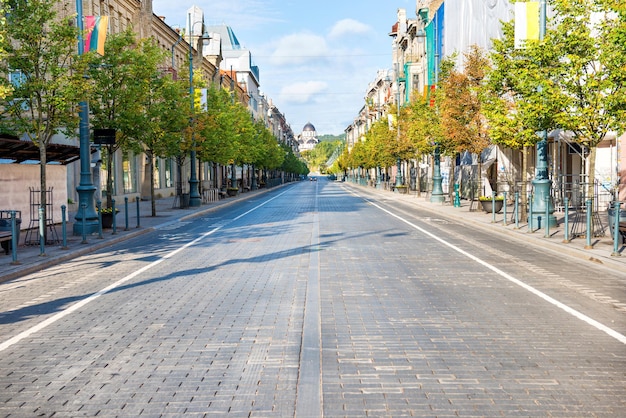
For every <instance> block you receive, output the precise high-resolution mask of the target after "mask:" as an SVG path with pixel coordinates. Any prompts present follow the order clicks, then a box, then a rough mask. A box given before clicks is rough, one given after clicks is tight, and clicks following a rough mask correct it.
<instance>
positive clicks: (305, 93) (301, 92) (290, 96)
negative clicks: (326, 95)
mask: <svg viewBox="0 0 626 418" xmlns="http://www.w3.org/2000/svg"><path fill="white" fill-rule="evenodd" d="M327 88H328V84H327V83H325V82H323V81H305V82H299V83H293V84H290V85H287V86H284V87H283V88H282V89H281V91H280V98H281V101H282V102H285V103H287V102H290V103H308V102H310V101H311V98H312V97H313V96H314V95H315V94H318V93H321V92H323V91H325V90H326V89H327Z"/></svg>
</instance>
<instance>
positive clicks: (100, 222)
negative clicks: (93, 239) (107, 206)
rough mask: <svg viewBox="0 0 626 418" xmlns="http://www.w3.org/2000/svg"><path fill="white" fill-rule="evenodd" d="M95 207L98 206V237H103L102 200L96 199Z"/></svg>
mask: <svg viewBox="0 0 626 418" xmlns="http://www.w3.org/2000/svg"><path fill="white" fill-rule="evenodd" d="M96 207H97V208H98V239H104V237H103V236H102V202H101V201H99V200H98V201H97V202H96Z"/></svg>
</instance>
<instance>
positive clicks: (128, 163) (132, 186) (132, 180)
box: [122, 151, 137, 194]
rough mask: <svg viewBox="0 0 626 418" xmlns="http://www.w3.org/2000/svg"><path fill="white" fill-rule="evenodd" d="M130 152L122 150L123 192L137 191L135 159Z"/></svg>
mask: <svg viewBox="0 0 626 418" xmlns="http://www.w3.org/2000/svg"><path fill="white" fill-rule="evenodd" d="M135 160H136V158H135V156H134V155H133V154H132V153H131V152H128V151H126V152H124V157H123V161H122V169H123V170H124V194H128V193H135V192H136V191H137V161H135Z"/></svg>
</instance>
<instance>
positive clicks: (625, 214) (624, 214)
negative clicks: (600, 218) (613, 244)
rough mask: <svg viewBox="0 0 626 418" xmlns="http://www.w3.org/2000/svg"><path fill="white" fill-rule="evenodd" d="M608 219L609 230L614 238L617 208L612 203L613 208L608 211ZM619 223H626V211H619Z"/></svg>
mask: <svg viewBox="0 0 626 418" xmlns="http://www.w3.org/2000/svg"><path fill="white" fill-rule="evenodd" d="M606 213H607V217H608V218H609V230H610V231H611V238H613V230H614V229H615V207H614V206H613V204H612V203H611V207H609V208H607V210H606ZM619 222H626V209H620V210H619Z"/></svg>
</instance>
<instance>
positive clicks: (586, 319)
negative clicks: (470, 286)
mask: <svg viewBox="0 0 626 418" xmlns="http://www.w3.org/2000/svg"><path fill="white" fill-rule="evenodd" d="M355 196H357V195H355ZM358 197H360V198H361V199H364V200H365V201H367V202H368V203H369V204H371V205H372V206H374V207H376V208H378V209H380V210H381V211H383V212H385V213H387V214H388V215H391V216H393V217H394V218H396V219H398V220H400V221H402V222H404V223H405V224H407V225H409V226H411V227H412V228H414V229H416V230H418V231H420V232H421V233H423V234H425V235H428V236H429V237H431V238H433V239H434V240H437V241H439V242H440V243H442V244H443V245H446V246H448V247H450V248H452V249H453V250H454V251H456V252H458V253H460V254H463V255H464V256H466V257H467V258H469V259H471V260H473V261H475V262H477V263H478V264H480V265H482V266H484V267H486V268H488V269H489V270H491V271H493V272H494V273H497V274H498V275H500V276H502V277H504V278H505V279H507V280H509V281H510V282H512V283H515V284H516V285H518V286H520V287H521V288H523V289H525V290H527V291H529V292H530V293H532V294H534V295H536V296H539V297H540V298H541V299H543V300H545V301H546V302H548V303H551V304H552V305H554V306H556V307H558V308H560V309H562V310H564V311H565V312H567V313H568V314H570V315H572V316H574V317H576V318H578V319H580V320H581V321H584V322H586V323H587V324H589V325H591V326H592V327H594V328H596V329H598V330H600V331H602V332H605V333H606V334H608V335H610V336H611V337H613V338H615V339H616V340H617V341H619V342H621V343H622V344H626V336H624V335H623V334H620V333H619V332H617V331H615V330H614V329H612V328H609V327H607V326H606V325H604V324H601V323H600V322H598V321H596V320H595V319H592V318H590V317H588V316H587V315H585V314H583V313H582V312H579V311H577V310H576V309H574V308H571V307H569V306H567V305H566V304H564V303H562V302H559V301H558V300H556V299H554V298H552V297H550V296H548V295H546V294H545V293H543V292H541V291H540V290H537V289H535V288H534V287H532V286H530V285H528V284H526V283H524V282H522V281H521V280H519V279H516V278H515V277H513V276H511V275H510V274H508V273H505V272H504V271H502V270H500V269H499V268H497V267H495V266H493V265H491V264H489V263H487V262H486V261H484V260H481V259H480V258H478V257H476V256H475V255H472V254H470V253H468V252H467V251H465V250H463V249H461V248H459V247H457V246H456V245H454V244H451V243H449V242H448V241H445V240H444V239H442V238H439V237H438V236H436V235H434V234H432V233H430V232H428V231H427V230H425V229H424V228H420V227H419V226H417V225H415V224H414V223H412V222H410V221H408V220H406V219H404V218H402V217H401V216H399V215H396V214H395V213H393V212H390V211H388V210H387V209H385V208H383V207H381V206H379V205H377V204H376V203H373V202H372V201H371V200H368V199H365V198H364V197H362V196H358Z"/></svg>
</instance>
